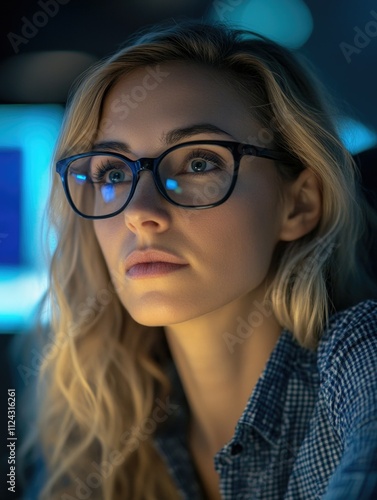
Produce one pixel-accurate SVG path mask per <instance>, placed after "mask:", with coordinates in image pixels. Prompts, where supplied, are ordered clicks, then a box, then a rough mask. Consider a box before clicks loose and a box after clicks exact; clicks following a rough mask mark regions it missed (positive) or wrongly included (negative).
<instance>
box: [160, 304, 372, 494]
mask: <svg viewBox="0 0 377 500" xmlns="http://www.w3.org/2000/svg"><path fill="white" fill-rule="evenodd" d="M171 376H172V379H173V387H174V391H173V394H172V399H171V400H172V401H174V402H175V403H176V404H177V405H178V406H179V411H177V412H176V414H175V418H174V419H172V418H169V425H168V426H166V427H165V428H162V429H161V430H160V431H159V434H157V435H156V436H155V438H154V445H155V447H156V449H157V450H158V452H159V453H160V455H161V456H162V458H163V460H164V461H165V462H166V465H167V467H168V470H169V471H170V474H171V475H172V478H173V480H174V481H175V484H176V486H177V488H178V490H179V491H180V493H181V496H182V499H185V500H186V499H187V500H201V499H204V498H205V495H204V492H203V490H202V488H201V484H200V481H199V478H198V475H197V472H196V470H195V468H194V466H193V462H192V460H191V457H190V454H189V452H188V447H187V441H186V435H187V425H188V418H189V409H188V405H187V401H186V399H185V397H184V393H183V389H182V385H181V384H180V381H179V377H178V375H177V372H176V370H175V368H174V367H171ZM214 466H215V469H216V471H217V472H218V474H219V478H220V493H221V496H222V498H223V499H224V500H241V499H242V500H246V499H250V500H251V499H252V500H258V499H263V500H278V499H279V500H280V499H285V500H301V499H302V500H311V499H323V500H345V499H346V500H356V499H357V500H358V499H360V500H368V499H370V500H372V499H374V500H375V499H377V302H376V301H372V300H368V301H365V302H361V303H360V304H358V305H356V306H354V307H352V308H349V309H347V310H344V311H340V312H338V313H336V314H334V315H332V316H331V318H330V321H329V323H328V326H327V328H326V329H325V331H324V332H323V335H322V337H321V341H320V343H319V346H318V349H317V351H316V352H313V351H309V350H307V349H305V348H303V347H301V346H300V345H299V344H298V343H297V341H296V340H295V339H294V338H293V336H292V334H291V333H290V332H289V331H288V330H283V331H282V334H281V336H280V338H279V340H278V342H277V344H276V346H275V348H274V350H273V352H272V353H271V356H270V358H269V361H268V362H267V364H266V367H265V369H264V372H263V374H262V375H261V377H260V378H259V380H258V383H257V384H256V386H255V388H254V390H253V392H252V394H251V396H250V399H249V401H248V403H247V405H246V408H245V410H244V412H243V414H242V415H241V416H240V419H239V421H238V423H237V425H236V428H235V432H234V435H233V438H232V439H231V440H230V441H229V443H227V444H226V445H225V446H224V447H223V448H222V449H221V450H219V452H218V453H217V454H216V455H215V457H214ZM166 500H168V499H166Z"/></svg>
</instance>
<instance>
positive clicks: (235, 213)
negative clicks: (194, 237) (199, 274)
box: [195, 185, 279, 286]
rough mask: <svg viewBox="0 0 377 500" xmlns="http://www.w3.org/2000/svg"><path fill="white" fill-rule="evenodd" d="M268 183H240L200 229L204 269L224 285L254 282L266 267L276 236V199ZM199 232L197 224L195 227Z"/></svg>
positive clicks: (253, 283)
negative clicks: (241, 185)
mask: <svg viewBox="0 0 377 500" xmlns="http://www.w3.org/2000/svg"><path fill="white" fill-rule="evenodd" d="M267 187H268V186H262V185H260V186H256V185H254V186H248V185H245V186H243V187H241V188H240V189H239V190H238V191H237V192H235V193H234V195H235V196H232V197H231V198H229V200H227V202H225V203H224V204H223V205H221V206H219V207H218V208H216V209H211V210H213V212H212V213H211V214H210V215H211V219H212V221H210V220H208V221H207V224H206V226H207V227H205V228H204V230H202V234H205V235H206V236H205V238H203V240H202V245H203V247H204V248H206V249H207V251H206V255H207V257H208V261H207V262H206V265H207V266H208V269H210V268H212V271H213V272H216V273H217V276H218V277H220V276H221V277H222V281H223V284H224V285H225V286H227V283H228V284H229V282H230V281H232V282H233V283H234V282H235V281H238V282H239V283H240V284H242V283H243V284H244V285H245V286H246V284H247V283H249V284H250V285H255V286H256V285H258V284H259V283H260V282H261V281H262V280H263V279H264V277H265V276H266V274H267V272H268V269H269V267H270V263H271V259H272V254H273V250H274V248H275V246H276V243H277V242H278V240H279V238H278V235H279V217H278V214H279V203H278V199H277V196H276V192H275V191H274V190H273V189H271V188H269V189H267ZM195 233H196V234H199V228H196V229H195Z"/></svg>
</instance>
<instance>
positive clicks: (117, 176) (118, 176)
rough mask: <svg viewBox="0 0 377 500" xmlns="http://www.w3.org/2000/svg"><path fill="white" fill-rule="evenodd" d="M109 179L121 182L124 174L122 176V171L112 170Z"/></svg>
mask: <svg viewBox="0 0 377 500" xmlns="http://www.w3.org/2000/svg"><path fill="white" fill-rule="evenodd" d="M109 179H110V181H111V182H114V183H116V182H121V181H122V180H123V176H122V172H119V171H116V170H115V171H113V172H110V174H109Z"/></svg>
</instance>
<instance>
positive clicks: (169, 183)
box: [165, 179, 182, 193]
mask: <svg viewBox="0 0 377 500" xmlns="http://www.w3.org/2000/svg"><path fill="white" fill-rule="evenodd" d="M165 187H166V189H169V191H174V192H175V193H182V189H181V188H180V187H179V186H178V182H177V181H176V180H175V179H166V181H165Z"/></svg>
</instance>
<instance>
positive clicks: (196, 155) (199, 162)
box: [184, 150, 225, 173]
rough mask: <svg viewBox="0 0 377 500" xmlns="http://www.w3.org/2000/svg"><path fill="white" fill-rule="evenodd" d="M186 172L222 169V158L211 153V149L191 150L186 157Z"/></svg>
mask: <svg viewBox="0 0 377 500" xmlns="http://www.w3.org/2000/svg"><path fill="white" fill-rule="evenodd" d="M185 163H186V165H187V167H186V169H187V173H206V172H211V171H213V170H218V169H222V168H223V167H224V164H225V162H224V160H223V159H222V158H221V156H219V155H217V154H216V153H213V152H212V151H205V150H203V151H201V150H197V151H191V152H190V153H189V155H188V157H186V159H185V161H184V164H185Z"/></svg>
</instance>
